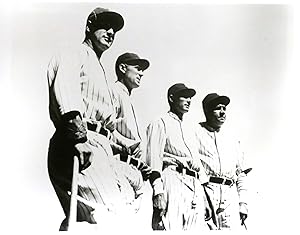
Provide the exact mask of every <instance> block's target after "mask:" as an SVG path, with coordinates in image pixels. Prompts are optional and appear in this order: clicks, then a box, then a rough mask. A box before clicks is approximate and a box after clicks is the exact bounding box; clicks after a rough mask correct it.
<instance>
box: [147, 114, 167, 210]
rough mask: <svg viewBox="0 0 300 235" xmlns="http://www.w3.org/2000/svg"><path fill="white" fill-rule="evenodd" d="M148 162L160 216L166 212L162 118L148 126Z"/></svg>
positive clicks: (155, 201) (164, 134) (164, 136)
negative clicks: (163, 180) (163, 179)
mask: <svg viewBox="0 0 300 235" xmlns="http://www.w3.org/2000/svg"><path fill="white" fill-rule="evenodd" d="M146 134H147V153H146V162H147V164H148V165H150V166H151V167H152V169H153V170H152V173H151V175H150V179H149V181H150V184H151V186H152V188H153V198H152V201H153V207H154V209H156V210H158V212H159V214H160V216H163V215H164V214H165V210H166V199H165V196H164V189H163V182H162V179H161V172H162V166H163V150H164V147H165V142H166V133H165V129H164V124H163V123H162V121H161V120H159V121H156V122H153V123H151V124H150V125H149V126H148V128H147V133H146Z"/></svg>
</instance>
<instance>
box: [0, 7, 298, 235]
mask: <svg viewBox="0 0 300 235" xmlns="http://www.w3.org/2000/svg"><path fill="white" fill-rule="evenodd" d="M97 6H103V7H107V8H109V9H112V10H115V11H117V12H119V13H121V14H122V16H123V17H124V19H125V26H124V28H123V29H122V30H121V31H120V32H118V33H117V35H116V39H115V42H114V44H113V46H112V47H111V48H110V49H109V50H108V51H106V52H105V53H104V54H103V57H102V62H103V64H104V67H105V68H106V71H107V75H108V77H109V79H111V81H113V80H114V79H115V74H114V63H115V60H116V58H117V57H118V55H120V54H121V53H123V52H126V51H130V52H135V53H138V54H139V55H140V56H141V57H144V58H147V59H148V60H149V61H150V63H151V65H150V67H149V69H148V70H146V71H145V75H144V78H143V79H142V83H141V87H140V88H139V89H137V90H135V91H134V92H133V99H134V102H135V107H136V112H137V116H138V120H139V123H140V126H141V130H142V131H144V130H145V128H146V126H147V124H148V123H149V122H150V121H151V120H153V119H154V118H155V117H157V116H158V115H160V114H162V113H164V112H166V111H167V109H168V105H167V100H166V91H167V89H168V87H169V86H170V85H172V84H173V83H175V82H184V83H185V84H186V85H187V86H190V87H192V88H194V89H196V91H197V95H196V96H195V97H194V98H193V101H192V106H191V110H190V112H189V113H188V114H187V115H186V119H187V120H188V121H190V122H191V123H195V122H199V121H203V120H204V119H203V115H202V108H201V100H202V99H203V98H204V96H205V95H206V94H207V93H209V92H217V93H219V94H224V95H227V96H229V97H230V98H231V101H232V102H231V104H230V106H229V107H228V123H227V124H226V125H228V127H230V128H231V129H232V130H233V131H235V132H236V133H237V134H238V135H239V136H240V139H241V141H242V143H243V145H244V148H245V151H246V153H247V155H248V157H249V159H250V162H251V163H252V165H253V168H254V169H253V171H252V173H251V174H252V175H251V192H252V193H251V206H250V216H249V219H248V221H247V222H248V224H247V225H248V228H249V231H254V232H256V231H262V230H266V231H270V230H271V231H273V230H274V231H278V230H281V229H282V230H286V229H287V230H289V231H294V229H295V228H296V227H297V222H298V218H297V209H298V207H299V205H298V202H297V201H298V200H297V198H298V196H299V195H298V190H297V187H298V183H297V179H298V178H299V177H298V171H299V170H298V164H297V157H298V155H299V153H298V152H297V149H298V148H297V147H298V145H297V144H298V143H297V142H298V138H297V134H298V131H297V130H298V117H299V111H298V110H299V108H298V106H299V105H298V103H297V101H298V100H299V99H297V97H298V86H297V85H298V84H297V75H298V74H297V67H298V66H297V61H298V60H297V58H298V57H297V55H298V49H299V47H298V45H297V43H298V42H299V41H298V42H297V39H299V35H298V29H297V25H298V26H299V24H297V23H298V16H297V13H299V11H298V10H299V7H298V6H297V5H296V4H289V5H262V4H258V5H242V4H240V5H238V4H226V5H220V4H217V5H208V4H206V5H204V4H196V3H194V4H182V3H177V4H175V3H172V4H134V3H130V4H129V3H127V4H126V3H119V4H113V3H110V4H109V3H105V4H104V3H103V4H101V3H100V4H97V3H89V4H86V3H64V4H63V3H48V4H46V3H27V4H25V3H20V4H12V5H9V6H8V7H7V8H6V9H5V10H3V11H2V12H1V13H2V14H1V18H0V19H1V21H0V22H1V32H2V33H1V57H0V59H1V67H0V68H1V80H0V81H1V88H2V89H1V107H2V115H1V116H2V118H1V123H2V128H1V129H2V132H1V133H2V134H1V147H2V149H3V154H2V155H1V159H2V164H1V165H2V166H3V167H2V172H1V179H2V187H3V188H2V189H1V192H3V193H1V194H2V195H1V199H2V200H1V201H2V208H3V210H4V212H3V211H2V213H1V217H3V218H1V221H2V223H3V224H5V226H7V229H8V230H9V231H32V232H36V231H41V230H43V231H46V232H50V233H52V232H56V231H57V229H58V226H59V224H60V222H61V220H62V219H63V212H62V210H61V208H60V205H59V202H58V200H57V198H56V195H55V193H54V190H53V188H52V186H51V184H50V181H49V179H48V174H47V165H46V163H47V162H46V160H47V148H48V141H49V138H50V137H51V135H52V133H53V131H54V128H53V125H52V123H51V122H50V119H49V117H48V91H47V79H46V69H47V64H48V62H49V59H50V58H51V55H52V54H53V53H54V52H55V51H56V50H57V49H58V48H60V47H63V46H66V45H73V44H74V45H76V44H78V43H81V41H82V40H83V37H84V29H85V21H86V17H87V16H88V14H89V13H90V12H91V10H93V9H94V8H95V7H97ZM2 9H3V8H2ZM2 223H1V224H2Z"/></svg>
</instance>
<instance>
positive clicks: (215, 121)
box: [207, 104, 226, 128]
mask: <svg viewBox="0 0 300 235" xmlns="http://www.w3.org/2000/svg"><path fill="white" fill-rule="evenodd" d="M207 121H208V123H209V124H210V125H211V126H212V127H214V128H220V127H221V126H222V125H223V124H224V122H225V121H226V105H224V104H218V105H216V106H215V108H213V109H212V110H211V111H210V112H209V113H208V116H207Z"/></svg>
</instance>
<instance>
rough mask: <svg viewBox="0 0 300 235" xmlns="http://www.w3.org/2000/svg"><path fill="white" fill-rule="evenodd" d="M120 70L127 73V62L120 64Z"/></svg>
mask: <svg viewBox="0 0 300 235" xmlns="http://www.w3.org/2000/svg"><path fill="white" fill-rule="evenodd" d="M119 70H120V71H121V73H126V64H124V63H121V64H119Z"/></svg>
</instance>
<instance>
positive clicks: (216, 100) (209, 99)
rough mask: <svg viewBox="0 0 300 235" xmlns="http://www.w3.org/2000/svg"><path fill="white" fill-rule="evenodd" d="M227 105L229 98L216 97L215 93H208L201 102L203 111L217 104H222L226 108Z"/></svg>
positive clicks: (223, 96)
mask: <svg viewBox="0 0 300 235" xmlns="http://www.w3.org/2000/svg"><path fill="white" fill-rule="evenodd" d="M229 103H230V99H229V97H227V96H225V95H218V94H217V93H210V94H208V95H207V96H205V98H204V99H203V100H202V106H203V109H204V110H209V109H211V108H214V107H216V105H218V104H224V105H226V106H227V105H228V104H229Z"/></svg>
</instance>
